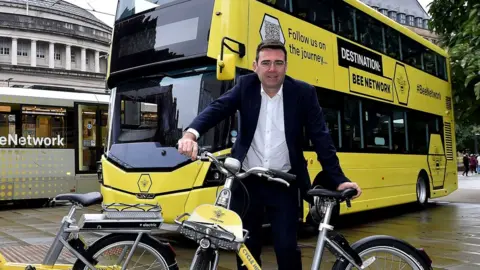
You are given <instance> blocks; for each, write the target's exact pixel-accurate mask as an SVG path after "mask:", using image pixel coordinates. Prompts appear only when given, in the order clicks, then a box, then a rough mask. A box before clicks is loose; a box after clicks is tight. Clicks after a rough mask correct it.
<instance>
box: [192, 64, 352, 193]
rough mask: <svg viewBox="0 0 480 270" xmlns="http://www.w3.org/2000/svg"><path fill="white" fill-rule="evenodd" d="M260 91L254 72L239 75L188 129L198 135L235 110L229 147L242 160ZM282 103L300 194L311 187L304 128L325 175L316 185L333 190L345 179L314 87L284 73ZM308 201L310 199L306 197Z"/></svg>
mask: <svg viewBox="0 0 480 270" xmlns="http://www.w3.org/2000/svg"><path fill="white" fill-rule="evenodd" d="M260 93H261V84H260V80H259V79H258V75H257V74H256V73H252V74H248V75H244V76H240V77H239V78H238V82H237V84H236V85H235V86H234V87H233V88H232V89H230V90H229V91H227V92H226V93H225V94H223V95H222V96H221V97H219V98H218V99H217V100H215V101H213V102H212V103H211V104H210V105H209V106H208V107H207V108H205V110H203V111H202V112H201V113H200V114H199V115H198V116H197V117H196V118H195V119H194V120H193V122H192V124H191V125H190V126H189V127H188V128H193V129H195V130H197V131H198V133H199V134H200V135H202V134H204V133H205V132H207V131H208V130H209V129H211V128H213V127H214V126H215V125H217V124H218V123H219V122H220V121H222V120H223V119H225V118H227V117H229V116H231V115H233V114H234V113H235V112H236V111H237V110H238V111H239V113H240V128H239V132H238V137H237V139H236V141H235V144H234V146H233V148H232V157H234V158H236V159H238V160H240V162H243V160H244V159H245V156H246V154H247V152H248V149H249V148H250V144H251V143H252V140H253V135H254V134H255V129H256V127H257V121H258V115H259V113H260V106H261V94H260ZM283 102H284V103H283V104H284V105H283V106H284V118H285V119H284V120H285V121H284V122H285V137H286V141H287V146H288V152H289V156H290V162H291V166H292V170H291V173H293V174H296V175H297V181H298V187H299V188H300V191H301V194H302V197H303V198H304V199H307V198H306V196H305V193H306V191H308V189H310V187H311V182H310V177H309V175H308V171H307V161H306V159H305V157H304V155H303V142H304V132H303V130H304V128H305V129H306V135H308V138H310V140H311V141H312V143H313V145H314V150H315V152H316V153H317V159H318V161H319V162H320V164H321V165H322V168H323V173H327V175H328V177H325V178H323V179H324V181H322V182H321V183H319V184H321V185H322V186H323V187H326V188H330V189H336V187H337V186H338V185H339V184H340V183H343V182H348V181H349V180H348V179H347V178H346V177H345V175H344V174H343V172H342V169H341V168H340V164H339V160H338V157H337V155H336V149H335V146H334V145H333V141H332V139H331V137H330V133H329V132H328V129H327V126H326V125H325V119H324V116H323V112H322V109H321V107H320V105H319V103H318V98H317V93H316V90H315V88H314V87H313V86H311V85H309V84H307V83H304V82H302V81H298V80H295V79H293V78H291V77H289V76H286V77H285V80H284V83H283ZM309 200H310V198H308V199H307V201H309Z"/></svg>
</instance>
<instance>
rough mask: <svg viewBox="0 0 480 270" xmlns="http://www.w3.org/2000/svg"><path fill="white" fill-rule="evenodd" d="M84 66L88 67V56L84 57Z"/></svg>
mask: <svg viewBox="0 0 480 270" xmlns="http://www.w3.org/2000/svg"><path fill="white" fill-rule="evenodd" d="M85 64H87V66H88V56H86V57H85Z"/></svg>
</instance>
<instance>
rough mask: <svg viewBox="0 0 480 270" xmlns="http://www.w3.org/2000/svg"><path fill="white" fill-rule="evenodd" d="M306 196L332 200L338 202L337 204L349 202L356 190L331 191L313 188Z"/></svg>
mask: <svg viewBox="0 0 480 270" xmlns="http://www.w3.org/2000/svg"><path fill="white" fill-rule="evenodd" d="M307 194H308V195H310V196H318V197H324V198H332V199H336V200H338V201H339V202H343V201H345V200H351V199H352V197H353V196H355V195H357V190H356V189H354V188H347V189H345V190H342V191H333V190H328V189H323V188H315V189H311V190H309V191H308V192H307Z"/></svg>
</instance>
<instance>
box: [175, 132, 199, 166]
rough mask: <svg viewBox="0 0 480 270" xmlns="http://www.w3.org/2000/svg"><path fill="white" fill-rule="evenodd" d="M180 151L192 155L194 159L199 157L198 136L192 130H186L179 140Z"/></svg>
mask: <svg viewBox="0 0 480 270" xmlns="http://www.w3.org/2000/svg"><path fill="white" fill-rule="evenodd" d="M178 152H179V153H180V154H182V155H185V156H187V157H190V158H191V159H192V160H196V159H197V154H198V143H197V142H196V137H195V135H194V134H192V133H190V132H185V134H184V135H183V137H182V138H181V139H180V140H178Z"/></svg>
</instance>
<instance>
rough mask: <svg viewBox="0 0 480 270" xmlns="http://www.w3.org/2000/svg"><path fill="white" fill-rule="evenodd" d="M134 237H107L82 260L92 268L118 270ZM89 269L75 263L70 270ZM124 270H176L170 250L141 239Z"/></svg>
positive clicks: (98, 242) (119, 235)
mask: <svg viewBox="0 0 480 270" xmlns="http://www.w3.org/2000/svg"><path fill="white" fill-rule="evenodd" d="M137 236H138V235H136V234H110V235H107V236H105V237H102V238H100V239H99V240H97V241H96V242H95V243H94V244H93V245H91V246H90V247H89V248H88V249H87V250H86V254H85V259H87V260H88V261H89V262H91V263H92V265H93V266H95V267H96V268H99V267H101V269H121V268H122V266H123V264H124V263H125V261H126V259H127V258H128V255H129V253H130V251H131V249H132V247H133V244H134V243H135V240H136V238H137ZM87 269H89V268H88V266H86V265H85V264H84V263H83V262H82V261H81V260H80V259H77V261H76V262H75V264H74V266H73V270H87ZM126 269H155V270H157V269H158V270H178V265H177V262H176V259H175V254H174V252H173V250H171V248H170V247H168V246H167V245H166V244H163V243H161V242H160V241H158V240H155V239H154V238H152V237H150V236H149V235H143V236H142V238H141V239H140V242H139V243H138V245H137V247H136V248H135V251H134V253H133V255H132V256H131V258H130V259H129V261H128V264H127V267H126Z"/></svg>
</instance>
